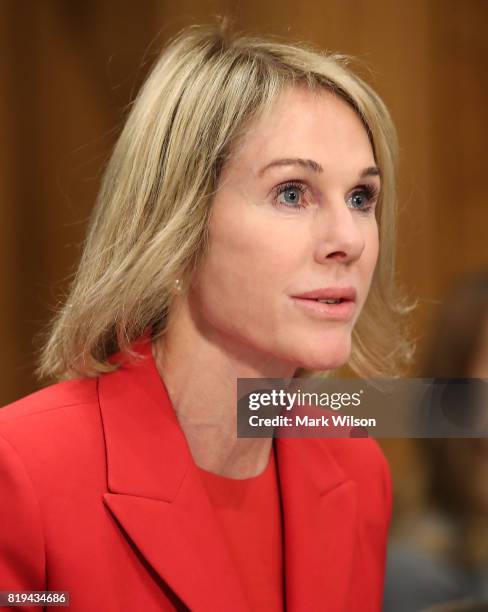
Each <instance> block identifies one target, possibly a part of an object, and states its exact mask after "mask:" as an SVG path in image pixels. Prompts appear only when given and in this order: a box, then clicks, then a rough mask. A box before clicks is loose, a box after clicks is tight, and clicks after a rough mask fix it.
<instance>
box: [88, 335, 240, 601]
mask: <svg viewBox="0 0 488 612" xmlns="http://www.w3.org/2000/svg"><path fill="white" fill-rule="evenodd" d="M133 348H134V350H136V351H137V352H139V353H141V354H142V355H143V360H142V361H140V362H136V363H134V362H132V363H128V364H126V365H123V366H121V368H120V369H119V370H117V371H116V372H113V373H110V374H109V375H105V376H102V377H101V378H100V380H99V400H100V409H101V414H102V422H103V428H104V435H105V443H106V452H107V481H108V484H107V486H108V493H105V494H104V503H105V504H106V505H107V507H108V508H109V509H110V512H111V513H112V514H113V516H114V517H115V518H116V520H117V522H118V524H119V525H120V527H121V528H122V530H123V531H124V532H125V534H126V535H128V537H129V538H130V539H131V540H132V542H133V544H134V545H135V546H136V547H137V548H138V550H139V551H140V552H141V553H142V555H143V556H144V557H145V559H146V560H147V561H148V562H149V564H150V565H151V566H152V568H153V569H154V570H155V571H156V573H157V574H158V575H159V576H160V578H161V579H162V580H163V581H164V582H165V583H166V584H167V585H169V587H170V588H171V589H172V590H173V591H174V592H175V593H176V594H177V596H178V597H179V598H180V599H181V600H182V601H183V602H184V603H185V605H186V606H188V607H189V608H190V609H191V610H233V611H236V612H249V608H248V606H247V605H246V603H245V597H244V593H243V591H242V587H241V585H240V582H239V579H238V576H237V572H236V570H235V567H234V565H233V561H232V558H231V557H230V555H229V553H228V550H227V548H226V544H225V541H224V539H223V537H222V534H221V532H220V530H219V525H218V523H217V521H216V519H215V516H214V514H213V510H212V507H211V505H210V501H209V499H208V496H207V494H206V491H205V490H204V488H203V484H202V483H201V482H200V480H199V478H198V473H197V469H196V466H195V464H194V462H193V459H192V457H191V452H190V449H189V447H188V444H187V442H186V438H185V436H184V434H183V432H182V431H181V428H180V426H179V424H178V421H177V418H176V415H175V413H174V410H173V409H172V406H171V402H170V400H169V396H168V394H167V391H166V388H165V387H164V383H163V381H162V380H161V377H160V376H159V373H158V372H157V370H156V367H155V364H154V361H153V359H152V355H151V350H150V343H149V342H147V341H143V342H138V343H136V345H135V346H134V347H133Z"/></svg>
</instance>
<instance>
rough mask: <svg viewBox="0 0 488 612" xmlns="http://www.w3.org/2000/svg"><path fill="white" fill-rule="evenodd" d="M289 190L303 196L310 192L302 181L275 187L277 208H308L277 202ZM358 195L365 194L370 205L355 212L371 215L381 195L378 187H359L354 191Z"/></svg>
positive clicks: (365, 185) (274, 194)
mask: <svg viewBox="0 0 488 612" xmlns="http://www.w3.org/2000/svg"><path fill="white" fill-rule="evenodd" d="M288 189H296V190H297V191H299V192H300V194H301V195H303V194H305V193H306V192H307V191H308V187H307V186H306V185H305V184H304V183H303V182H302V181H296V180H292V181H288V182H286V183H282V184H281V185H278V186H277V187H275V188H274V190H273V202H274V204H275V206H277V207H278V208H285V209H288V210H300V209H302V208H306V206H304V205H303V204H298V205H297V206H287V205H286V204H283V203H282V202H278V201H277V200H278V197H279V196H280V195H281V194H282V193H284V192H285V191H287V190H288ZM357 193H365V194H366V198H367V201H368V204H367V205H366V206H364V207H363V208H355V207H352V208H353V210H358V211H359V212H361V213H363V214H368V213H370V212H371V211H372V210H373V208H374V206H373V205H374V203H375V201H376V200H377V199H378V195H379V190H378V188H377V187H376V185H368V184H364V185H358V186H357V187H356V189H355V190H354V191H353V193H352V195H355V194H357Z"/></svg>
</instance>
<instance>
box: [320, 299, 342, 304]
mask: <svg viewBox="0 0 488 612" xmlns="http://www.w3.org/2000/svg"><path fill="white" fill-rule="evenodd" d="M317 302H321V303H322V304H340V303H341V298H338V299H337V300H332V299H330V300H317Z"/></svg>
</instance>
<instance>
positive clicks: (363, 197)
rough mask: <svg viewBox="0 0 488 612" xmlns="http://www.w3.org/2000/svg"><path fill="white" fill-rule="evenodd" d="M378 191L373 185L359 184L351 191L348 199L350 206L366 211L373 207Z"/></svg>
mask: <svg viewBox="0 0 488 612" xmlns="http://www.w3.org/2000/svg"><path fill="white" fill-rule="evenodd" d="M378 195H379V191H378V188H377V187H376V186H375V185H361V187H360V188H359V189H356V190H355V191H353V193H352V194H351V196H350V197H349V199H348V201H349V202H351V208H353V209H354V210H359V211H361V212H364V213H367V212H370V211H371V210H372V209H373V205H374V202H375V201H376V200H377V199H378Z"/></svg>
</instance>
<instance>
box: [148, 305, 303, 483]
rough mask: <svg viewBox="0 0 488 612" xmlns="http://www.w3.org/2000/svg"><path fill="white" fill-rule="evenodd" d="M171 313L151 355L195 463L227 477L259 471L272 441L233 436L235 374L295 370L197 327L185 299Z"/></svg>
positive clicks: (265, 374) (246, 375) (267, 375)
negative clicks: (163, 332)
mask: <svg viewBox="0 0 488 612" xmlns="http://www.w3.org/2000/svg"><path fill="white" fill-rule="evenodd" d="M171 312H172V316H171V317H170V320H169V321H168V325H167V328H166V331H165V334H164V336H162V337H161V338H158V339H156V340H155V341H154V342H153V355H154V359H155V363H156V367H157V369H158V371H159V373H160V375H161V377H162V378H163V380H164V383H165V386H166V388H167V390H168V393H169V395H170V399H171V402H172V405H173V408H174V410H175V413H176V416H177V418H178V421H179V423H180V426H181V428H182V430H183V433H184V434H185V437H186V439H187V442H188V445H189V447H190V450H191V453H192V456H193V459H194V461H195V463H196V464H197V465H198V466H199V467H201V468H203V469H205V470H207V471H209V472H214V473H216V474H220V475H222V476H227V477H229V478H251V477H253V476H256V475H258V474H260V473H261V472H262V471H263V470H264V469H265V467H266V465H267V463H268V460H269V453H270V451H271V445H272V439H271V438H237V435H236V381H237V378H291V377H292V376H293V374H294V372H295V371H296V368H295V367H294V366H293V365H292V364H284V363H283V362H278V361H277V360H276V358H274V357H273V356H267V355H262V354H261V355H260V354H257V353H255V352H253V351H252V350H251V349H249V348H246V347H241V346H237V344H236V342H232V341H231V339H229V338H226V337H224V336H222V335H220V334H219V333H218V332H217V331H216V330H215V329H214V328H212V329H209V328H206V329H205V330H202V327H201V326H197V325H196V324H195V322H194V321H193V319H192V317H191V313H190V312H189V310H188V308H187V306H186V302H182V303H181V304H178V306H177V307H176V308H174V309H172V311H171Z"/></svg>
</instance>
